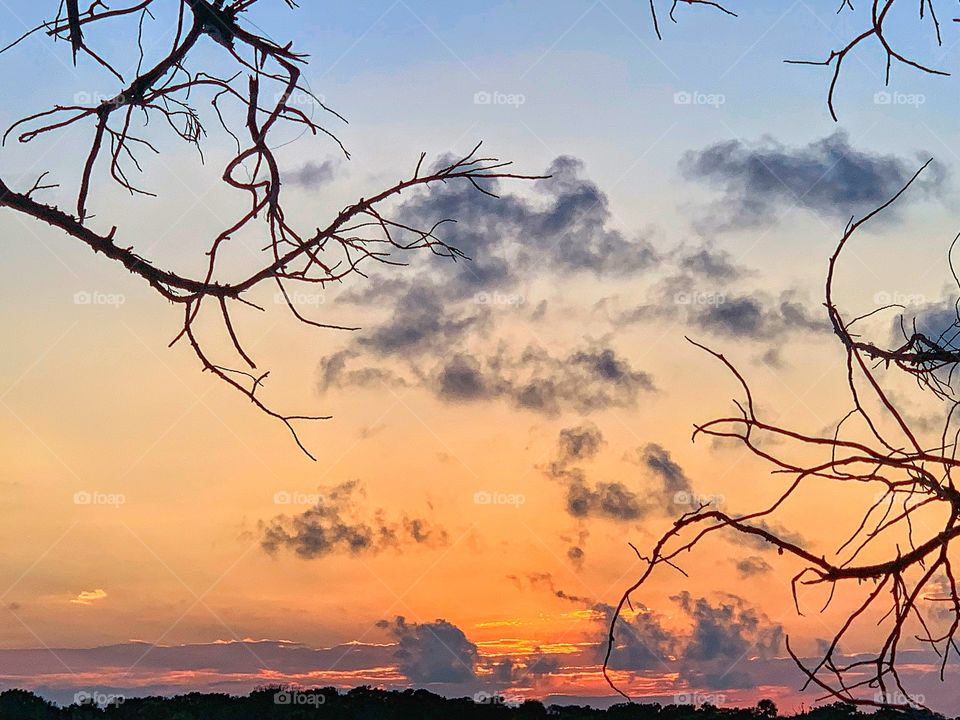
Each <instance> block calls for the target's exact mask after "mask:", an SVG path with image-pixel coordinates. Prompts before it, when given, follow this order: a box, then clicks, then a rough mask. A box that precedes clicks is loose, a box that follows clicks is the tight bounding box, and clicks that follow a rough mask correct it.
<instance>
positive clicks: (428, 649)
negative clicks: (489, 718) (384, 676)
mask: <svg viewBox="0 0 960 720" xmlns="http://www.w3.org/2000/svg"><path fill="white" fill-rule="evenodd" d="M377 627H379V628H381V629H385V630H387V631H388V632H389V633H390V635H391V636H392V637H393V638H394V639H395V640H396V641H397V645H398V648H397V650H396V652H395V653H394V658H395V659H396V661H397V665H398V667H399V669H400V672H401V673H403V674H404V675H405V676H406V677H407V679H409V680H411V681H412V682H416V683H424V684H430V683H459V682H467V681H469V680H473V679H474V678H475V677H476V667H477V663H478V661H479V653H478V652H477V646H476V645H474V644H473V643H472V642H470V641H469V640H468V639H467V636H466V635H465V634H464V633H463V631H462V630H461V629H460V628H458V627H457V626H456V625H453V624H452V623H449V622H447V621H446V620H441V619H438V620H436V621H435V622H431V623H408V622H407V621H406V620H405V619H404V618H403V617H401V616H397V617H396V618H394V619H393V620H380V621H379V622H378V623H377Z"/></svg>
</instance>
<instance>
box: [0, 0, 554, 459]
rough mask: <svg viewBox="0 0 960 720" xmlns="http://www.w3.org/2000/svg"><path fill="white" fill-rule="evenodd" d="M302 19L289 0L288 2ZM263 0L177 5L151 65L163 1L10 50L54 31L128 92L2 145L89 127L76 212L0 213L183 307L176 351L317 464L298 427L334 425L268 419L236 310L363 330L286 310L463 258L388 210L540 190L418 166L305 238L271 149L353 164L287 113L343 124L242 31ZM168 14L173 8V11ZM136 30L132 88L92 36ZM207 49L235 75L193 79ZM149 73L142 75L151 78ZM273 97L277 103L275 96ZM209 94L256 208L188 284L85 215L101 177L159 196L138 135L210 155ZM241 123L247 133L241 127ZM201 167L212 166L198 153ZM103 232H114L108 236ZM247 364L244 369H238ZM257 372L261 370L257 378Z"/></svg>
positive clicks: (70, 23)
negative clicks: (293, 147)
mask: <svg viewBox="0 0 960 720" xmlns="http://www.w3.org/2000/svg"><path fill="white" fill-rule="evenodd" d="M284 2H285V4H286V5H287V6H288V7H289V8H291V9H292V8H295V7H296V3H295V2H294V1H293V0H284ZM257 3H258V0H231V1H230V2H225V0H215V1H213V2H210V1H209V0H179V6H178V21H177V28H176V34H175V37H174V39H173V42H172V45H171V46H170V48H169V50H168V51H166V52H165V54H163V55H162V56H161V57H160V58H159V59H156V60H155V61H153V63H152V64H150V65H146V66H145V53H144V37H143V35H144V25H145V21H146V20H147V19H149V18H151V17H153V16H152V12H151V11H152V10H153V9H155V8H159V7H160V5H161V3H159V2H158V0H141V1H140V2H137V3H135V4H132V5H127V6H123V7H115V8H110V7H108V6H107V5H106V4H104V3H103V2H102V1H101V0H92V2H91V3H90V4H89V6H87V7H86V9H83V10H81V9H80V8H79V7H78V3H77V2H76V0H73V1H68V2H67V3H66V6H65V8H66V15H65V16H64V15H63V6H62V5H61V11H60V13H61V14H59V15H58V16H57V17H56V18H54V19H53V20H51V21H48V22H44V23H41V24H40V25H38V26H37V27H35V28H33V29H32V30H30V31H28V32H26V33H24V34H23V35H22V36H21V37H20V38H18V39H17V40H15V41H14V42H13V43H11V44H10V45H8V46H7V47H6V48H3V49H2V50H0V52H6V51H8V50H10V49H11V48H13V47H16V46H17V45H18V44H19V43H20V42H22V41H23V40H24V39H25V38H27V37H30V36H31V35H34V34H36V33H45V34H46V35H48V36H50V37H52V38H54V39H66V40H68V41H69V43H70V47H71V52H72V54H73V56H74V59H75V60H76V56H77V55H78V54H80V55H84V56H87V57H89V58H92V59H93V60H94V61H95V62H96V63H97V64H98V65H100V66H101V67H102V68H104V69H105V70H106V71H108V72H109V73H110V74H111V75H112V76H113V77H114V78H115V79H116V80H117V82H118V83H119V84H120V89H119V90H118V91H117V92H116V93H115V94H114V95H113V96H112V97H109V98H106V99H100V100H98V101H96V102H92V103H89V104H82V103H77V102H74V103H72V104H69V105H59V104H58V105H55V106H53V107H52V108H50V109H48V110H44V111H41V112H37V113H34V114H32V115H29V116H27V117H24V118H23V119H21V120H18V121H17V122H15V123H14V124H13V125H12V126H11V127H10V128H9V129H8V130H7V131H6V133H5V134H4V136H3V140H4V142H6V141H7V140H8V139H10V138H11V137H13V136H14V134H15V133H16V135H15V137H16V140H17V141H18V142H20V143H30V142H34V141H36V140H37V139H38V138H42V137H46V136H49V135H52V134H54V133H57V132H62V131H64V130H65V129H67V128H71V127H73V126H75V125H78V124H81V123H88V122H90V123H92V124H93V131H92V137H91V139H90V145H89V150H88V151H87V152H86V155H85V159H84V162H83V166H82V169H81V173H80V181H79V185H78V187H77V189H76V199H75V206H74V209H73V210H72V211H69V212H68V211H67V210H64V209H61V208H58V207H55V206H52V205H46V204H43V203H41V202H40V201H38V200H36V199H35V198H34V195H35V194H36V193H38V192H40V191H42V190H45V189H49V188H51V187H55V186H54V185H41V184H40V182H41V180H42V179H43V177H45V175H46V174H44V176H41V180H38V181H37V183H35V184H34V186H33V187H31V188H30V189H28V190H17V189H15V188H13V187H10V186H9V185H8V184H7V183H6V182H4V180H3V179H2V178H0V207H3V208H7V209H9V210H11V211H14V212H16V213H19V214H21V215H24V216H29V217H31V218H33V219H35V220H38V221H41V222H44V223H47V224H49V225H51V226H53V227H56V228H58V229H59V230H61V231H63V232H64V233H65V234H67V235H68V236H70V237H72V238H74V239H76V240H78V241H80V242H82V243H84V244H85V245H87V246H88V247H89V248H90V249H91V250H93V251H94V252H95V253H101V254H103V255H104V256H105V257H107V258H108V259H110V260H112V261H114V262H117V263H119V264H120V265H122V266H123V267H124V268H125V269H126V270H127V271H129V272H130V273H133V274H134V275H137V276H139V277H140V278H142V279H143V280H144V281H146V282H147V283H148V284H149V285H150V287H151V288H153V289H154V290H155V291H156V292H157V293H159V294H160V295H161V296H162V297H163V298H164V299H166V300H168V301H169V302H171V303H175V304H177V305H180V306H181V308H182V311H183V326H182V328H181V330H180V331H179V333H178V334H177V335H176V337H174V339H173V341H172V342H171V345H173V344H175V343H177V342H178V341H180V340H182V339H184V338H186V341H187V343H188V344H189V346H190V347H191V349H192V350H193V352H194V353H195V355H196V357H197V358H198V360H199V361H200V363H201V366H202V368H203V370H204V371H207V372H210V373H212V374H213V375H214V376H216V377H217V378H219V379H220V380H221V381H223V382H224V383H226V384H227V385H229V386H230V387H232V388H234V389H235V390H237V391H239V392H240V393H241V394H242V395H244V396H246V397H247V399H248V400H249V401H250V402H251V403H252V404H253V405H254V406H256V407H257V408H258V409H259V410H261V411H263V412H265V413H266V414H268V415H269V416H271V417H273V418H276V419H277V420H279V421H281V422H282V423H283V424H284V425H285V426H286V427H287V428H288V430H289V431H290V433H291V434H292V436H293V438H294V440H295V441H296V443H297V445H298V446H299V447H300V448H301V449H302V450H303V451H304V452H305V453H306V454H307V455H308V456H309V457H310V458H312V459H315V458H314V455H313V454H311V453H310V452H309V451H308V450H307V449H306V447H305V446H304V444H303V443H302V442H301V440H300V437H299V436H298V434H297V430H296V428H295V427H294V423H296V422H297V421H301V420H316V419H326V416H323V417H320V416H305V415H287V414H282V413H279V412H276V411H274V410H272V409H271V408H270V407H269V406H268V405H267V404H266V403H265V402H264V401H263V400H262V399H261V396H260V393H259V391H260V389H261V388H262V386H263V383H264V380H265V379H266V378H267V376H268V373H266V372H260V371H259V370H258V369H257V364H256V362H255V361H254V360H253V358H252V357H251V356H250V354H249V353H248V352H247V351H246V350H245V349H244V347H243V343H242V341H241V340H240V333H239V332H238V328H237V327H236V324H235V322H234V320H233V317H232V313H233V312H234V311H235V309H236V308H237V307H238V306H240V305H243V306H246V307H250V308H254V309H256V310H259V311H264V308H262V307H260V306H258V305H256V304H255V303H253V302H252V301H250V300H248V299H247V293H248V292H249V291H252V290H253V289H254V288H257V287H259V286H261V285H263V284H264V283H275V284H276V286H277V287H278V288H279V293H281V294H282V297H283V298H284V300H285V305H286V307H287V309H288V310H289V311H290V313H291V314H292V315H293V316H294V317H295V318H296V319H297V320H298V321H301V322H303V323H305V324H307V325H311V326H314V327H318V328H333V329H341V330H354V329H356V328H345V327H340V326H335V325H330V324H326V323H322V322H318V321H316V320H312V319H309V318H307V317H305V316H304V315H302V314H301V313H300V311H299V310H298V309H297V308H296V307H295V306H294V303H293V302H291V300H290V294H289V286H290V285H291V284H298V285H301V286H302V285H308V286H312V287H317V288H320V289H324V288H326V287H327V286H328V285H330V284H332V283H337V282H339V281H341V280H343V279H344V278H346V277H348V276H350V275H353V274H358V275H364V267H365V266H366V265H368V264H369V263H371V262H377V263H387V264H402V262H400V261H398V260H395V259H393V253H394V252H404V253H405V252H409V251H413V250H423V249H426V250H430V251H431V252H433V253H434V254H437V255H440V256H444V257H447V258H451V259H454V260H456V259H458V258H461V257H463V255H462V253H460V252H459V251H458V250H457V249H456V248H454V247H452V246H450V245H448V244H447V243H445V242H444V241H443V240H442V239H441V238H440V237H439V236H438V235H437V230H438V228H439V227H440V226H441V225H442V224H443V223H444V222H447V221H448V220H447V219H440V220H439V221H435V222H433V223H432V224H429V225H424V226H422V227H413V226H410V225H406V224H403V223H400V222H397V221H395V220H392V219H391V218H390V215H389V211H388V210H387V209H386V208H385V205H386V203H387V201H389V200H391V199H393V198H395V197H397V196H399V195H400V194H401V193H403V192H405V191H409V190H413V189H415V188H418V187H424V188H426V187H434V186H439V187H442V186H443V185H445V184H447V183H462V182H466V183H470V184H471V185H472V186H473V187H474V188H476V189H477V190H478V191H479V192H481V193H485V194H488V195H489V194H492V193H491V192H490V190H489V189H488V188H487V187H485V185H487V184H489V183H490V182H491V181H496V180H500V179H522V180H533V179H539V176H532V175H521V174H517V173H513V172H511V171H510V169H509V167H510V163H509V162H502V161H500V160H498V159H497V158H493V157H485V156H482V155H480V154H479V148H480V145H479V144H478V145H477V146H476V147H474V148H473V150H472V151H471V152H470V153H468V154H467V155H465V156H463V157H461V158H459V159H457V160H454V161H450V162H447V163H446V164H444V165H442V166H440V167H434V168H431V169H429V170H425V168H424V161H425V157H426V156H425V155H421V156H420V159H419V161H418V162H417V164H416V168H415V170H414V172H413V174H412V175H411V176H409V177H408V178H407V179H405V180H402V181H400V182H398V183H396V184H395V185H392V186H391V187H388V188H386V189H381V190H378V191H376V192H374V193H373V194H372V195H370V196H369V197H366V198H361V199H360V200H358V201H357V202H355V203H353V204H351V205H348V206H347V207H345V208H344V209H343V210H341V211H340V212H339V213H338V214H337V215H336V217H334V218H333V219H332V220H329V221H325V222H322V223H313V225H312V228H302V227H295V225H294V223H293V222H292V221H290V220H288V217H287V213H286V212H285V206H284V196H283V193H282V187H283V178H284V175H283V172H282V170H281V168H280V164H279V162H278V160H277V157H276V155H275V152H274V148H273V147H271V145H270V142H269V141H270V139H271V137H272V136H273V135H274V133H275V130H276V129H277V128H278V127H280V126H283V125H286V126H294V127H299V128H302V129H303V130H304V131H306V132H309V133H310V134H312V135H315V136H316V135H326V136H328V137H329V138H331V139H332V140H333V141H334V142H335V143H336V144H337V145H338V147H339V148H340V150H341V151H342V152H343V153H344V155H345V156H346V157H349V154H348V153H347V151H346V150H345V149H344V147H343V145H342V144H341V143H340V141H339V140H338V139H337V137H336V135H335V134H334V133H333V132H331V131H330V130H328V129H327V128H326V127H324V126H323V125H322V124H321V123H319V122H317V121H315V120H314V119H312V118H311V117H310V116H309V115H308V114H307V113H306V112H304V111H303V110H302V109H301V108H299V107H297V106H296V104H295V103H293V102H292V101H291V98H292V97H293V96H294V94H295V93H297V94H300V93H302V94H305V95H306V96H309V97H311V98H312V99H313V102H315V103H316V105H317V106H319V107H320V108H322V109H323V110H324V111H326V113H327V115H328V116H329V117H332V118H335V119H340V120H342V118H341V117H340V116H339V115H338V114H337V113H335V112H333V111H332V110H330V109H329V108H328V107H326V106H325V105H324V104H323V103H322V102H321V101H320V99H319V98H317V97H316V96H315V95H313V94H312V93H311V92H310V91H309V89H308V88H306V87H304V85H303V84H302V82H301V74H302V67H303V66H304V64H305V62H306V56H305V55H303V54H300V53H297V52H294V50H293V49H292V45H291V43H286V44H284V45H280V44H277V43H276V42H274V41H272V40H270V39H269V38H267V37H266V36H265V35H262V34H257V33H255V32H252V31H250V30H247V29H246V28H245V27H244V26H242V25H241V23H240V21H241V17H242V15H243V14H244V13H245V12H247V11H248V10H250V9H251V8H253V7H254V6H255V5H257ZM168 4H169V3H168ZM124 18H130V19H136V20H137V21H138V29H137V36H136V41H137V46H138V49H139V58H138V62H137V65H136V67H137V70H136V74H135V76H134V77H132V78H131V79H129V80H125V79H124V73H123V72H121V70H120V69H119V68H117V67H115V65H114V64H111V63H110V62H109V61H108V60H106V59H105V58H104V57H102V56H101V55H100V54H98V53H97V52H95V50H94V49H93V48H91V46H90V45H89V43H88V40H87V37H88V35H89V33H85V32H84V31H85V30H87V29H89V28H90V27H91V26H94V25H96V26H98V27H99V26H101V25H102V26H104V27H105V28H108V27H112V23H115V22H116V21H117V20H118V19H124ZM204 38H209V39H212V40H214V41H215V42H216V43H218V44H219V45H220V46H221V47H222V48H223V53H224V54H225V55H226V56H228V57H229V59H230V60H231V61H232V62H233V64H234V65H235V66H236V72H235V74H233V75H231V76H218V75H216V74H214V73H210V72H206V71H204V70H200V69H194V68H188V60H189V59H190V57H191V55H192V53H193V51H194V50H195V48H197V47H198V45H199V44H200V43H201V41H202V40H203V39H204ZM144 67H146V69H144ZM267 87H270V88H273V89H274V90H275V91H274V92H271V91H268V90H267V89H266V88H267ZM202 91H206V92H208V93H210V94H212V98H211V100H210V103H211V106H212V108H213V114H214V115H215V116H216V118H217V121H218V122H219V124H220V126H221V127H222V128H223V130H224V131H225V132H226V133H227V134H228V135H229V136H230V137H231V138H232V139H233V141H234V142H235V143H236V154H235V155H234V157H233V158H232V159H230V161H229V162H228V163H227V164H226V167H225V168H224V170H223V173H222V177H221V181H222V182H223V183H224V184H225V185H226V186H228V187H229V188H231V189H233V190H235V191H237V192H238V193H239V194H240V195H241V197H244V198H246V201H245V209H243V210H242V211H241V212H239V214H238V215H237V216H236V217H234V218H233V219H232V220H231V221H229V224H228V225H227V227H224V228H223V229H222V230H221V231H220V232H218V233H217V234H216V235H215V236H213V237H210V238H207V239H205V240H203V239H201V240H200V241H201V242H202V243H203V244H204V245H205V246H206V247H205V250H204V252H205V256H206V258H205V260H204V261H203V263H204V265H205V267H204V268H203V269H201V270H198V272H197V273H196V274H193V275H186V274H181V273H179V272H176V271H174V270H171V269H166V268H163V267H160V266H158V265H156V264H154V263H153V262H152V261H151V260H150V259H149V258H146V257H144V256H142V255H141V254H140V253H138V251H137V250H136V249H135V246H134V244H133V240H131V239H129V238H125V235H128V234H129V230H128V231H124V230H122V229H121V228H120V227H119V225H116V224H109V223H99V222H98V223H96V225H99V226H100V228H101V229H97V228H96V227H94V225H95V223H94V222H93V220H94V217H93V215H92V214H91V213H90V211H89V206H90V204H91V188H92V186H93V180H94V176H95V173H96V171H97V169H98V166H103V165H105V166H106V168H107V169H108V171H109V177H110V178H111V180H112V181H113V182H114V183H116V184H117V185H119V186H120V187H121V188H123V189H124V190H126V191H127V192H128V193H130V194H131V195H137V196H144V197H154V193H152V192H150V191H148V190H145V189H143V188H141V187H139V186H138V185H137V184H136V183H135V182H134V180H133V179H132V174H133V173H134V172H142V165H141V161H140V159H139V156H140V155H142V154H144V153H159V152H160V151H159V150H158V149H157V147H156V146H155V144H154V143H153V142H152V141H151V139H150V137H149V136H146V135H144V136H141V135H140V134H138V133H139V131H138V130H135V125H136V123H137V122H138V121H139V122H142V125H143V126H144V127H146V126H147V125H148V124H149V123H150V121H151V119H154V118H158V119H160V120H162V121H163V123H164V124H165V125H166V126H167V127H168V128H170V129H171V130H172V131H173V132H174V133H175V134H176V136H178V137H179V138H180V139H181V140H183V141H184V142H186V143H188V144H189V145H191V146H194V147H195V148H196V149H197V150H198V151H200V150H201V140H202V139H203V138H204V136H205V135H206V129H205V126H204V120H203V118H202V117H201V114H200V112H199V111H198V110H197V109H196V108H195V107H194V106H193V104H192V102H193V97H194V96H196V95H197V94H199V93H201V92H202ZM234 117H241V118H243V120H242V123H241V122H235V121H232V120H231V118H234ZM200 157H201V160H202V158H203V156H202V152H201V155H200ZM102 228H106V229H102ZM247 230H250V231H253V230H255V231H256V232H260V233H263V234H264V235H265V236H266V237H267V241H266V243H265V256H264V260H263V262H262V264H260V266H259V267H258V268H256V269H254V270H252V271H250V272H249V273H247V274H245V275H241V276H240V277H236V276H234V277H232V278H224V277H222V276H221V273H220V272H219V267H220V264H218V259H219V254H220V251H221V249H222V248H223V247H224V246H225V245H226V244H227V243H228V242H229V241H230V240H231V238H233V237H235V236H236V235H238V234H239V233H240V232H242V231H247ZM201 310H209V311H210V312H212V313H213V314H214V315H215V316H216V317H218V318H219V322H220V323H221V327H222V330H223V331H224V332H225V333H226V335H227V337H229V339H230V342H231V344H232V347H233V350H234V353H235V356H236V357H235V358H233V359H232V360H223V361H221V360H215V359H214V358H213V357H212V356H211V354H210V353H209V352H208V351H207V350H206V349H205V344H204V340H203V339H202V337H201V335H200V332H199V330H198V324H197V319H198V317H199V315H200V313H201ZM233 365H239V367H233ZM249 371H255V372H249Z"/></svg>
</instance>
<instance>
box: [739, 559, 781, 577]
mask: <svg viewBox="0 0 960 720" xmlns="http://www.w3.org/2000/svg"><path fill="white" fill-rule="evenodd" d="M736 566H737V572H738V573H740V576H741V577H745V578H748V577H755V576H757V575H765V574H767V573H768V572H770V571H771V570H773V567H772V566H771V565H770V563H768V562H767V561H766V560H764V559H763V558H762V557H759V556H758V555H751V556H749V557H745V558H741V559H740V560H737V561H736Z"/></svg>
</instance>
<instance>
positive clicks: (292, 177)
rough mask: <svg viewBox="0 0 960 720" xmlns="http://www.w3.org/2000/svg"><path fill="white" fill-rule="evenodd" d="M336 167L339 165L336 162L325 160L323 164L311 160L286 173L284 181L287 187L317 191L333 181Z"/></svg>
mask: <svg viewBox="0 0 960 720" xmlns="http://www.w3.org/2000/svg"><path fill="white" fill-rule="evenodd" d="M336 167H337V163H336V162H335V161H334V160H324V161H323V162H316V161H313V160H311V161H310V162H308V163H306V164H304V165H302V166H300V167H299V168H297V169H296V170H292V171H287V172H285V173H284V174H283V181H284V182H285V183H286V184H287V185H296V186H297V187H302V188H307V189H310V190H315V189H317V188H318V187H321V186H322V185H326V184H327V183H328V182H330V181H331V180H333V176H334V174H335V173H334V171H335V169H336Z"/></svg>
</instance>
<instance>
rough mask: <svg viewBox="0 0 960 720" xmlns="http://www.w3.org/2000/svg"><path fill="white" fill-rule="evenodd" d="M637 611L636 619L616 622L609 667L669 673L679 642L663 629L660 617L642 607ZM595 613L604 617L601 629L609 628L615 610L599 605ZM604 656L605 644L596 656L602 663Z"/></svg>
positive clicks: (624, 618) (622, 619)
mask: <svg viewBox="0 0 960 720" xmlns="http://www.w3.org/2000/svg"><path fill="white" fill-rule="evenodd" d="M635 608H636V611H637V612H636V614H635V615H634V616H633V617H628V616H625V615H623V616H621V617H620V619H619V620H618V621H617V627H616V631H615V633H614V637H615V643H614V646H613V652H612V653H611V655H610V667H611V668H612V669H614V670H630V671H633V672H644V671H647V670H658V671H664V670H666V671H668V672H669V671H670V669H671V667H670V665H669V661H670V660H672V659H673V657H674V654H675V653H676V652H677V647H678V638H677V637H676V636H675V635H674V634H673V633H671V632H670V631H668V630H667V629H666V628H665V627H664V626H663V622H662V618H661V617H660V615H658V614H656V613H655V612H653V611H652V610H650V609H649V608H647V607H645V606H643V605H635ZM593 609H594V610H596V611H597V612H599V613H601V616H602V625H603V626H604V627H609V625H610V622H611V620H612V619H613V612H614V608H613V607H612V606H610V605H606V604H603V603H600V604H597V605H595V606H594V607H593ZM605 654H606V644H605V643H601V644H599V645H598V646H597V656H598V658H599V659H600V660H601V661H602V659H603V655H605Z"/></svg>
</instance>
